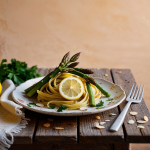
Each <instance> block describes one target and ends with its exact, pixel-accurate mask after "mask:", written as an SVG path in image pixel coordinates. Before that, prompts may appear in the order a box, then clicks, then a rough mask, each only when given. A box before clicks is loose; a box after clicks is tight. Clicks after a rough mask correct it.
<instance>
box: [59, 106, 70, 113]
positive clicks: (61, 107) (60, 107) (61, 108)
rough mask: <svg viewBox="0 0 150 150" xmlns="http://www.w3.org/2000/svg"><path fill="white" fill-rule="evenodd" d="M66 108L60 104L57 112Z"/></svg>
mask: <svg viewBox="0 0 150 150" xmlns="http://www.w3.org/2000/svg"><path fill="white" fill-rule="evenodd" d="M67 108H68V107H66V106H62V105H60V106H59V108H58V110H57V112H63V110H65V109H67Z"/></svg>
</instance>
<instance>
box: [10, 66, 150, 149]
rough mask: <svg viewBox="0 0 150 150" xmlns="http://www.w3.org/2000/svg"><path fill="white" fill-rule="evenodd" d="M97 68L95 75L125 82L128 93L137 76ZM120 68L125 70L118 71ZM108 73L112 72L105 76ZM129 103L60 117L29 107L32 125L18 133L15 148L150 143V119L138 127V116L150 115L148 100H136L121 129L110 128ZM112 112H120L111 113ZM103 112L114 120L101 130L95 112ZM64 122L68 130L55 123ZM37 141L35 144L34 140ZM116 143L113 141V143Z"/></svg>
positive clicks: (115, 146)
mask: <svg viewBox="0 0 150 150" xmlns="http://www.w3.org/2000/svg"><path fill="white" fill-rule="evenodd" d="M52 70H53V69H49V70H48V69H38V72H39V73H41V74H42V75H46V73H47V72H49V71H52ZM92 70H93V71H94V74H93V76H94V77H100V78H103V79H106V80H108V81H111V82H114V83H116V84H119V85H121V86H122V88H123V89H124V90H125V92H126V95H128V93H129V91H130V89H131V86H132V85H133V83H134V82H135V79H134V77H133V75H132V73H131V71H130V70H129V69H112V70H111V71H110V70H108V69H92ZM117 71H122V73H120V74H118V73H116V72H117ZM104 74H108V77H105V76H104ZM125 104H126V101H124V102H123V103H122V104H121V105H120V106H118V107H116V108H113V109H111V110H109V111H106V112H102V113H98V114H93V115H87V116H80V117H58V116H49V115H44V114H38V113H35V112H31V111H29V110H26V117H27V118H30V119H31V121H29V124H28V126H27V127H26V128H25V129H23V130H22V131H21V132H20V133H18V134H14V138H15V144H14V145H13V146H12V148H11V150H17V149H19V144H22V150H24V149H30V150H32V149H37V150H38V149H39V150H42V149H43V150H44V149H51V150H69V149H72V150H77V149H78V150H80V149H82V150H85V149H86V150H92V149H93V148H94V149H95V150H97V149H101V150H128V149H129V143H149V142H150V126H148V125H149V123H147V124H144V126H145V129H143V130H139V129H137V123H136V121H137V120H140V119H142V118H143V116H144V115H146V116H148V117H149V118H150V114H149V111H148V109H147V107H146V104H145V102H144V100H142V102H141V103H140V104H132V105H131V107H130V108H129V111H128V113H127V116H126V118H125V121H124V124H123V127H121V128H120V130H119V131H118V132H110V131H109V128H110V126H111V125H112V124H113V122H114V121H115V119H116V118H117V116H118V115H119V112H120V111H122V109H123V108H124V106H125ZM130 111H137V112H138V115H137V116H131V115H129V112H130ZM110 113H115V114H117V115H116V116H113V117H110V116H109V114H110ZM97 115H98V116H100V118H101V119H100V120H99V121H104V120H106V119H109V120H110V122H107V123H106V124H105V129H102V130H99V129H96V128H94V122H95V121H98V120H97V119H95V116H97ZM49 118H51V119H54V121H48V120H47V119H49ZM129 119H133V120H135V124H134V125H129V124H128V123H127V122H128V120H129ZM47 122H49V123H50V127H49V128H45V127H43V124H44V123H47ZM56 126H61V127H64V128H65V129H64V130H55V129H54V127H56ZM32 142H33V144H31V143H32ZM111 143H112V144H111Z"/></svg>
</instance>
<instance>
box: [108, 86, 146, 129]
mask: <svg viewBox="0 0 150 150" xmlns="http://www.w3.org/2000/svg"><path fill="white" fill-rule="evenodd" d="M137 88H138V85H137V84H135V86H134V84H133V86H132V88H131V90H130V92H129V94H128V96H127V98H126V101H128V103H127V105H126V106H125V107H124V109H123V111H122V112H121V113H120V115H119V116H118V118H117V119H116V121H115V122H114V123H113V125H112V126H111V128H110V131H118V130H119V128H120V127H121V125H122V124H123V121H124V118H125V116H126V113H127V111H128V109H129V107H130V105H131V103H140V102H141V101H142V98H143V92H144V85H143V88H142V92H141V94H140V91H141V85H140V88H139V89H137ZM136 89H137V90H136ZM132 91H133V92H132ZM135 92H136V93H135Z"/></svg>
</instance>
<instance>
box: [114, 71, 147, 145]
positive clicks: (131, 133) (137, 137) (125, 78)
mask: <svg viewBox="0 0 150 150" xmlns="http://www.w3.org/2000/svg"><path fill="white" fill-rule="evenodd" d="M117 71H122V73H121V74H118V73H116V72H117ZM112 76H113V79H114V82H115V83H116V84H119V85H120V86H121V87H122V88H123V89H124V90H125V92H126V95H128V93H129V91H130V89H131V87H132V85H133V83H135V79H134V77H133V75H132V72H131V70H129V69H112ZM126 103H127V102H126V101H124V102H123V103H122V104H121V105H120V106H119V108H120V111H122V110H123V108H124V106H125V105H126ZM130 111H136V112H138V115H137V116H131V115H130V114H129V112H130ZM144 115H146V116H147V117H148V118H150V114H149V110H148V108H147V106H146V104H145V101H144V99H143V100H142V102H141V103H139V104H131V106H130V108H129V110H128V113H127V115H126V118H125V120H124V130H125V135H126V141H127V142H130V143H150V126H148V125H149V124H150V123H149V122H148V123H146V124H142V125H143V126H144V127H145V128H144V129H138V128H137V125H138V124H137V122H136V121H137V120H142V119H143V117H144ZM130 119H132V120H134V121H135V123H134V124H133V125H130V124H128V123H127V122H128V120H130Z"/></svg>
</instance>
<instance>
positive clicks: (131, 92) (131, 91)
mask: <svg viewBox="0 0 150 150" xmlns="http://www.w3.org/2000/svg"><path fill="white" fill-rule="evenodd" d="M133 87H134V84H133V86H132V88H131V90H130V92H129V94H128V97H127V98H129V97H130V95H131V93H132V89H133Z"/></svg>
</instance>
